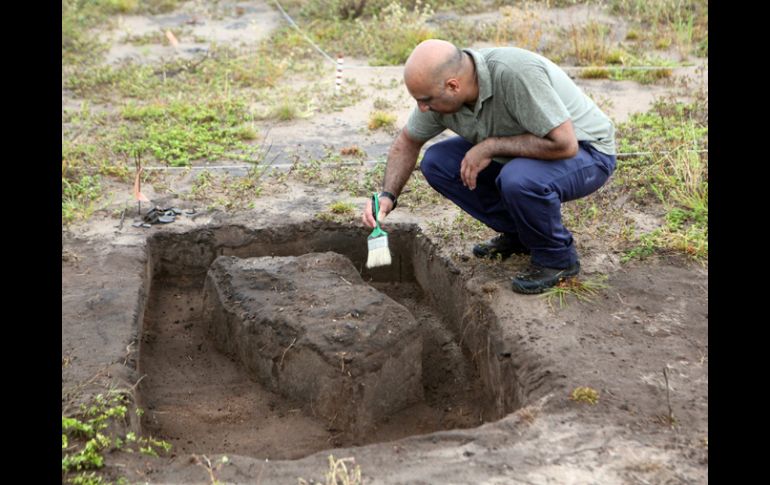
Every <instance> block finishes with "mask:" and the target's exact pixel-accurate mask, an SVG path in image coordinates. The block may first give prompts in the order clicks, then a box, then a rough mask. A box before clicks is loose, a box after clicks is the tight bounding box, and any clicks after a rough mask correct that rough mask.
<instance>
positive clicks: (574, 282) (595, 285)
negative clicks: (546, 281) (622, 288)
mask: <svg viewBox="0 0 770 485" xmlns="http://www.w3.org/2000/svg"><path fill="white" fill-rule="evenodd" d="M606 279H607V276H606V275H599V276H597V277H594V278H591V279H589V280H586V281H581V280H579V279H578V278H577V277H572V278H566V279H562V280H561V281H559V282H558V283H557V284H556V285H555V286H553V287H551V288H549V289H548V290H546V291H545V292H544V293H543V294H542V295H541V297H543V298H545V299H546V300H547V301H548V305H550V306H551V308H553V302H554V301H558V302H559V308H563V307H564V306H565V305H566V303H567V298H568V296H569V295H572V296H574V297H575V298H576V299H577V300H578V301H582V302H591V301H593V298H594V297H595V296H596V295H598V294H599V291H600V290H603V289H605V288H607V285H606V284H605V283H604V281H606Z"/></svg>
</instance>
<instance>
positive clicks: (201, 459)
mask: <svg viewBox="0 0 770 485" xmlns="http://www.w3.org/2000/svg"><path fill="white" fill-rule="evenodd" d="M193 462H194V463H196V464H197V465H200V466H201V467H203V468H204V469H205V470H206V471H207V472H208V474H209V480H211V485H221V484H222V482H220V481H219V480H217V477H216V473H215V472H218V471H219V470H220V469H222V467H223V466H225V465H226V464H228V463H229V462H230V459H229V458H227V456H222V457H221V458H219V460H218V461H216V462H214V463H215V464H212V463H211V460H210V459H209V457H207V456H206V455H201V456H198V455H193Z"/></svg>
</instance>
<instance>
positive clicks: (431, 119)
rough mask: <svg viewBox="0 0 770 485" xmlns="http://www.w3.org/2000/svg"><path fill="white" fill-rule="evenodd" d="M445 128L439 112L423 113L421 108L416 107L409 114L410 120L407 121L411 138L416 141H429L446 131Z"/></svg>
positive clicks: (407, 130) (407, 128)
mask: <svg viewBox="0 0 770 485" xmlns="http://www.w3.org/2000/svg"><path fill="white" fill-rule="evenodd" d="M444 128H445V127H444V125H442V124H441V123H440V122H439V115H438V113H434V112H432V111H426V112H425V113H423V112H422V111H420V109H419V108H414V110H413V111H412V114H411V115H409V121H407V122H406V132H407V133H408V134H409V138H411V139H413V140H416V141H428V140H430V139H431V138H433V137H434V136H436V135H438V134H439V133H441V132H442V131H444Z"/></svg>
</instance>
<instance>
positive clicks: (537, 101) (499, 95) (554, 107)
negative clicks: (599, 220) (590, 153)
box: [406, 47, 615, 163]
mask: <svg viewBox="0 0 770 485" xmlns="http://www.w3.org/2000/svg"><path fill="white" fill-rule="evenodd" d="M463 51H464V52H467V53H468V54H470V55H471V56H473V60H474V62H475V64H476V73H477V77H478V82H479V97H478V99H477V100H476V104H475V106H474V107H473V109H471V108H470V107H468V106H467V105H463V106H462V108H460V111H458V112H457V113H453V114H448V115H442V114H440V113H436V112H433V111H427V112H425V113H423V112H421V111H420V110H419V108H415V109H414V111H413V112H412V114H411V116H410V117H409V121H408V122H407V125H406V129H407V133H408V134H409V137H410V138H412V139H414V140H420V141H426V140H429V139H431V138H433V137H434V136H436V135H438V134H439V133H441V132H442V131H444V129H446V128H449V129H450V130H452V131H453V132H455V133H457V134H458V135H460V136H461V137H463V138H465V139H466V140H468V141H469V142H470V143H473V144H477V143H479V142H481V141H483V140H485V139H486V138H489V137H493V136H515V135H522V134H525V133H531V134H533V135H536V136H539V137H543V136H545V135H546V134H548V133H549V132H550V131H551V130H553V129H554V128H556V127H557V126H559V125H561V124H562V123H564V122H565V121H567V120H568V119H571V120H572V124H573V126H574V128H575V135H577V139H578V141H587V142H589V143H590V144H591V145H593V146H594V147H595V148H596V149H597V150H599V151H600V152H602V153H606V154H608V155H614V154H615V127H614V126H613V124H612V121H611V120H610V119H609V117H607V115H605V114H604V113H603V112H602V111H601V110H600V109H599V107H598V106H596V103H594V102H593V101H592V100H591V98H589V97H588V96H586V95H585V94H584V93H583V91H581V90H580V88H579V87H578V86H577V85H576V84H575V83H574V82H573V81H572V79H570V78H569V76H568V75H567V74H566V73H565V72H564V71H563V70H561V69H560V68H559V67H558V66H557V65H556V64H554V63H553V62H551V61H549V60H548V59H546V58H545V57H543V56H541V55H539V54H536V53H534V52H530V51H527V50H524V49H519V48H517V47H499V48H489V49H481V50H479V51H474V50H471V49H463ZM494 160H495V161H496V162H499V163H506V162H507V161H508V160H509V158H495V159H494Z"/></svg>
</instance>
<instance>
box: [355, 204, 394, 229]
mask: <svg viewBox="0 0 770 485" xmlns="http://www.w3.org/2000/svg"><path fill="white" fill-rule="evenodd" d="M379 202H380V213H379V214H377V220H378V221H380V225H382V221H383V220H384V219H385V217H386V216H387V215H388V214H390V211H392V210H393V201H392V200H390V199H389V198H387V197H380V199H379ZM361 220H362V221H363V223H364V225H365V226H366V227H371V228H373V227H374V226H375V225H376V224H375V222H374V216H373V215H372V198H371V197H369V198H368V199H366V205H365V206H364V213H363V214H362V215H361Z"/></svg>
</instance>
